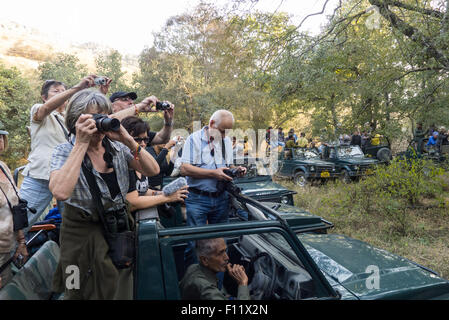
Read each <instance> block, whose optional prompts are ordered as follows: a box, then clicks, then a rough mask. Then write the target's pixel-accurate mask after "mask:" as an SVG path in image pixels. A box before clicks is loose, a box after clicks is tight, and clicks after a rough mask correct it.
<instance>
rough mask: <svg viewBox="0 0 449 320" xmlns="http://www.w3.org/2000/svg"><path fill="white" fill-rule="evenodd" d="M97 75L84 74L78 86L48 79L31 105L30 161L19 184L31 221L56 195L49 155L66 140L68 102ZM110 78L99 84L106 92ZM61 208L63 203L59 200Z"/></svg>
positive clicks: (36, 217) (37, 217)
mask: <svg viewBox="0 0 449 320" xmlns="http://www.w3.org/2000/svg"><path fill="white" fill-rule="evenodd" d="M95 78H97V76H95V75H89V76H87V77H85V78H83V79H82V80H81V81H80V82H79V83H78V84H77V85H76V86H74V87H72V88H69V89H67V87H66V85H65V84H64V83H63V82H60V81H56V80H47V81H45V82H44V84H43V85H42V89H41V98H42V101H43V104H42V103H38V104H35V105H33V106H32V107H31V112H30V114H31V119H30V136H31V152H30V154H29V156H28V164H27V166H26V167H25V169H24V170H23V172H22V174H23V176H24V179H23V182H22V185H21V187H20V197H21V198H22V199H24V200H27V201H28V205H29V207H30V208H35V209H36V214H29V216H28V220H29V225H30V226H31V225H33V224H34V222H36V221H38V219H39V217H40V216H41V214H42V213H43V212H44V211H45V208H46V207H47V206H48V204H49V203H50V202H51V201H52V198H53V195H52V194H51V192H50V190H49V188H48V180H49V178H50V157H51V154H52V152H53V149H54V147H56V146H57V145H59V144H61V143H64V142H66V141H67V139H68V137H67V135H68V131H67V129H66V127H65V125H64V115H65V111H64V110H65V106H66V103H67V100H68V99H70V97H71V96H73V95H74V94H75V93H77V92H79V91H80V90H83V89H85V88H89V87H93V86H94V85H95ZM110 82H111V80H110V79H107V81H106V83H105V84H104V85H102V86H100V90H102V92H103V93H105V94H106V93H107V91H108V88H109V84H110ZM58 208H59V210H60V211H61V212H62V209H63V208H62V203H61V202H58Z"/></svg>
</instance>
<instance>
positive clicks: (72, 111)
mask: <svg viewBox="0 0 449 320" xmlns="http://www.w3.org/2000/svg"><path fill="white" fill-rule="evenodd" d="M111 113H112V109H111V102H110V101H109V99H108V98H106V96H104V95H103V94H102V93H100V92H98V91H96V90H94V91H92V90H89V89H86V90H82V91H80V92H78V93H77V94H75V95H74V96H73V97H72V98H71V99H70V101H69V103H68V106H67V111H66V118H65V123H66V126H67V129H68V130H69V131H70V133H71V134H74V137H73V138H72V139H71V142H70V143H69V142H67V143H64V144H61V145H59V146H57V147H56V148H55V149H54V152H53V158H52V162H51V169H50V184H49V186H50V190H51V192H52V193H53V195H54V196H55V198H56V199H57V200H60V201H64V211H63V214H62V226H61V232H60V243H61V258H60V262H59V265H58V269H57V271H56V275H55V277H54V282H53V285H54V290H55V291H56V292H62V291H64V292H65V296H64V298H65V299H129V298H132V268H130V267H128V268H126V267H124V268H122V267H119V266H117V265H116V263H115V262H114V261H113V260H112V259H111V257H110V256H109V253H110V249H112V248H111V247H110V242H107V241H106V239H105V236H104V233H114V232H121V231H132V229H133V226H132V224H131V223H130V221H129V219H128V210H127V208H126V207H127V204H126V202H125V199H126V194H127V192H128V189H129V169H131V168H132V169H134V170H137V171H139V172H141V173H142V174H143V175H146V176H153V175H156V174H158V173H159V167H158V165H157V163H156V161H155V160H154V158H153V157H152V156H151V155H150V154H149V153H148V152H146V151H145V150H144V149H143V148H141V147H140V146H139V144H138V143H137V142H136V141H134V139H133V137H131V136H130V135H129V133H128V132H127V131H126V130H125V129H124V128H123V126H122V125H120V126H117V127H116V130H117V131H113V130H112V131H109V130H108V128H104V127H102V125H101V124H100V122H101V123H102V124H105V123H106V122H107V121H108V120H111V118H109V117H108V115H110V114H111ZM101 117H102V118H101ZM94 118H100V119H97V120H94ZM114 120H115V121H116V122H118V120H117V119H114ZM112 124H114V123H112ZM90 179H92V180H93V181H94V183H95V184H96V185H97V188H98V191H99V194H97V196H95V194H96V193H93V192H91V185H90V184H89V182H88V181H89V180H90ZM92 180H90V181H92ZM98 198H99V201H101V203H99V202H98V201H96V200H95V199H97V200H98ZM104 221H107V222H108V223H107V224H106V223H104ZM110 221H112V222H114V223H112V222H111V224H110ZM109 227H110V228H111V229H108V228H109ZM113 228H115V229H116V230H115V231H113V230H112V229H113ZM73 265H74V266H77V267H78V268H79V276H80V279H81V280H80V283H79V284H80V288H79V290H69V289H68V288H67V287H66V285H65V284H66V280H67V277H68V276H69V275H70V274H67V273H66V270H67V269H66V268H67V267H68V266H73ZM119 268H120V269H119Z"/></svg>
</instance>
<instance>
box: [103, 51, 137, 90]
mask: <svg viewBox="0 0 449 320" xmlns="http://www.w3.org/2000/svg"><path fill="white" fill-rule="evenodd" d="M95 65H96V68H97V75H98V76H106V77H108V78H110V79H112V80H113V81H112V83H111V85H110V87H109V91H110V92H111V93H112V92H116V91H129V90H130V88H129V86H128V85H127V84H126V81H125V79H124V75H125V74H126V73H125V72H124V71H122V55H121V54H120V52H118V51H117V50H111V51H109V52H106V53H103V54H100V55H99V56H98V57H97V58H96V59H95Z"/></svg>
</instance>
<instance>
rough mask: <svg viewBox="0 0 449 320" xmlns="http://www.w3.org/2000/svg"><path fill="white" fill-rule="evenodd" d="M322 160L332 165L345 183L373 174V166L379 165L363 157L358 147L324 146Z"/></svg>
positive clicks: (375, 161) (376, 161)
mask: <svg viewBox="0 0 449 320" xmlns="http://www.w3.org/2000/svg"><path fill="white" fill-rule="evenodd" d="M322 159H323V160H325V161H328V162H331V163H333V164H334V165H335V167H336V170H337V171H338V173H339V174H340V177H341V178H342V179H343V181H345V182H350V181H352V180H356V179H358V178H360V177H363V176H366V175H371V174H373V173H374V171H373V170H374V168H375V166H376V165H378V164H379V163H380V162H379V160H376V159H371V158H367V157H365V155H364V153H363V152H362V150H361V149H360V147H359V146H347V145H338V146H326V147H325V148H324V150H323V155H322Z"/></svg>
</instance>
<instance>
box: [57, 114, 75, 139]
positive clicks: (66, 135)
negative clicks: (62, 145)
mask: <svg viewBox="0 0 449 320" xmlns="http://www.w3.org/2000/svg"><path fill="white" fill-rule="evenodd" d="M53 116H54V117H55V119H56V121H58V123H59V125H60V126H61V129H62V131H63V132H64V136H65V138H66V140H67V141H68V142H71V141H70V138H69V133H68V132H67V129H66V128H65V127H64V126H63V124H62V123H61V121H60V120H59V119H58V117H57V116H56V114H54V113H53Z"/></svg>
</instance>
